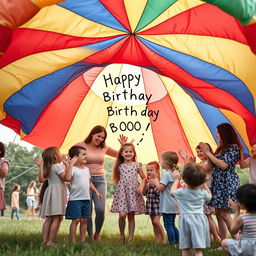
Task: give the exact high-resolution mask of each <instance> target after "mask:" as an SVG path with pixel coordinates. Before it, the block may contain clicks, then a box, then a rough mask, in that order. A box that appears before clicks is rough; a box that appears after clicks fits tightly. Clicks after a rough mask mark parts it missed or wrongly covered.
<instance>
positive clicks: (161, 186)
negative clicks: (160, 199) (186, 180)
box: [148, 176, 166, 191]
mask: <svg viewBox="0 0 256 256" xmlns="http://www.w3.org/2000/svg"><path fill="white" fill-rule="evenodd" d="M148 182H149V183H150V184H152V185H155V186H156V187H157V189H158V190H159V191H163V190H164V189H165V187H166V185H165V184H162V183H160V181H159V179H158V178H157V177H156V176H151V178H150V179H149V180H148Z"/></svg>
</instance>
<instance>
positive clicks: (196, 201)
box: [174, 188, 212, 214]
mask: <svg viewBox="0 0 256 256" xmlns="http://www.w3.org/2000/svg"><path fill="white" fill-rule="evenodd" d="M174 197H175V198H177V199H179V202H180V213H181V214H182V213H201V214H203V213H204V210H203V205H204V202H205V201H210V199H211V198H212V196H211V195H210V194H209V193H208V192H207V191H206V190H205V189H202V188H199V189H189V188H179V189H177V190H175V191H174Z"/></svg>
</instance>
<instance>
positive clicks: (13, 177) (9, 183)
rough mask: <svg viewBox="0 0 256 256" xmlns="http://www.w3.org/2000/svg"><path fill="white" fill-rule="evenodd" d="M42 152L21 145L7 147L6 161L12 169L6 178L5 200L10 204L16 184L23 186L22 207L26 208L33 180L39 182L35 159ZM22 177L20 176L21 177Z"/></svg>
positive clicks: (10, 144) (12, 144) (35, 148)
mask: <svg viewBox="0 0 256 256" xmlns="http://www.w3.org/2000/svg"><path fill="white" fill-rule="evenodd" d="M41 152H42V150H41V149H40V148H37V147H33V148H32V150H29V149H27V148H26V147H22V146H20V145H19V144H15V143H11V142H10V143H9V144H8V145H7V147H6V159H7V160H8V161H9V164H10V168H9V173H8V176H7V177H6V188H5V200H6V202H7V204H10V201H11V193H12V187H13V185H14V184H15V183H17V184H19V185H20V186H21V191H20V207H22V208H24V207H25V208H26V192H27V187H28V184H29V182H30V181H31V180H35V181H37V180H38V167H37V166H36V165H35V163H34V158H35V157H36V156H39V155H40V154H41ZM19 175H20V176H19Z"/></svg>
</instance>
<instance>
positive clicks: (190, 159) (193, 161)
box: [188, 156, 196, 163]
mask: <svg viewBox="0 0 256 256" xmlns="http://www.w3.org/2000/svg"><path fill="white" fill-rule="evenodd" d="M188 161H189V162H190V163H195V162H196V157H195V156H190V157H189V158H188Z"/></svg>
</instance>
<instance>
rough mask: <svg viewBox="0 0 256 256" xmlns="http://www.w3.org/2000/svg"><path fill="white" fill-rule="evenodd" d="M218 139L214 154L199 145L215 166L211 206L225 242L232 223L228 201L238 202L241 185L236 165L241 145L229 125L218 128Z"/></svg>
mask: <svg viewBox="0 0 256 256" xmlns="http://www.w3.org/2000/svg"><path fill="white" fill-rule="evenodd" d="M217 138H218V141H219V144H218V147H217V149H216V151H215V153H214V154H212V153H211V152H210V149H209V146H208V145H207V144H206V143H202V142H201V143H200V144H199V145H200V147H201V149H202V150H203V151H204V152H205V154H206V155H207V158H208V159H209V160H210V161H209V162H210V163H211V164H212V165H213V172H212V184H211V185H212V187H211V190H212V200H211V201H210V203H209V205H210V206H213V207H215V213H216V217H217V221H218V225H219V231H220V237H221V239H222V240H223V239H225V238H226V237H227V228H228V230H229V231H230V228H231V223H232V219H231V216H230V207H229V204H228V200H229V199H232V200H233V201H234V200H236V196H235V192H236V190H237V188H238V187H239V185H240V183H239V177H238V175H237V173H236V172H235V165H236V163H237V162H238V161H239V158H240V149H241V143H240V141H239V139H238V136H237V134H236V132H235V130H234V128H233V127H232V126H231V125H230V124H228V123H223V124H220V125H218V126H217Z"/></svg>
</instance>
